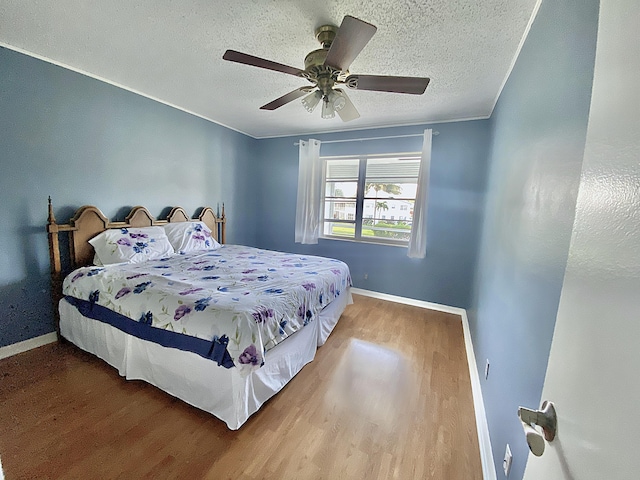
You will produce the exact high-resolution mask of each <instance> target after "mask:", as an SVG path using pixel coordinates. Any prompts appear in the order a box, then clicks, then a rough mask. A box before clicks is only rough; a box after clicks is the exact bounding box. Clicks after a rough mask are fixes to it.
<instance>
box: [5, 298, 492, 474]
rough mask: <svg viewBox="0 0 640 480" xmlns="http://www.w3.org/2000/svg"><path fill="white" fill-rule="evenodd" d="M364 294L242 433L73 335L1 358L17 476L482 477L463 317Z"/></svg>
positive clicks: (12, 470) (10, 469)
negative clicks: (83, 346)
mask: <svg viewBox="0 0 640 480" xmlns="http://www.w3.org/2000/svg"><path fill="white" fill-rule="evenodd" d="M354 300H355V304H354V305H351V306H349V307H348V308H347V310H346V311H345V313H344V314H343V316H342V318H341V320H340V322H339V323H338V325H337V327H336V329H335V330H334V332H333V334H332V335H331V337H329V340H328V341H327V343H326V344H325V345H324V346H323V347H321V348H320V349H319V350H318V354H317V356H316V359H315V360H314V361H313V362H312V363H311V364H309V365H307V366H306V367H304V369H303V370H302V371H301V372H300V373H299V374H298V375H297V376H296V377H295V378H294V379H293V380H292V381H291V382H290V383H289V384H288V385H287V386H286V387H285V388H284V389H283V390H282V391H281V392H280V393H279V394H278V395H276V396H275V397H274V398H272V399H271V400H270V401H269V402H267V403H266V404H265V405H264V406H263V407H262V409H261V410H260V411H258V412H257V413H256V414H254V415H253V416H252V417H251V418H250V419H249V421H248V422H247V423H246V424H245V425H244V426H243V427H242V428H241V429H240V430H238V431H235V432H234V431H230V430H228V429H227V428H226V426H225V425H224V424H223V423H222V422H221V421H219V420H218V419H216V418H215V417H213V416H211V415H209V414H207V413H204V412H202V411H200V410H197V409H196V408H194V407H191V406H189V405H187V404H185V403H183V402H181V401H179V400H176V399H174V398H173V397H171V396H169V395H167V394H165V393H163V392H161V391H160V390H158V389H156V388H155V387H152V386H150V385H147V384H145V383H143V382H139V381H126V380H124V379H122V378H121V377H119V376H118V373H117V371H116V370H115V369H113V368H111V367H109V366H108V365H107V364H105V363H104V362H102V361H100V360H98V359H97V358H95V357H93V356H92V355H90V354H87V353H84V352H82V351H80V350H79V349H78V348H76V347H74V346H72V345H68V344H65V345H60V344H51V345H47V346H44V347H40V348H38V349H35V350H31V351H29V352H26V353H23V354H20V355H16V356H14V357H10V358H7V359H4V360H0V378H1V383H0V458H1V459H2V466H3V467H4V472H5V476H6V478H7V480H12V479H23V478H78V479H94V478H96V479H97V478H105V479H107V478H108V479H115V478H123V479H124V478H126V479H137V478H153V479H160V478H172V479H173V478H188V479H200V478H207V479H209V478H210V479H237V480H253V479H278V480H281V479H341V478H343V479H367V480H370V479H390V478H397V479H401V480H407V479H429V478H432V479H438V480H455V479H461V480H470V479H480V478H482V474H481V466H480V455H479V450H478V440H477V434H476V425H475V419H474V413H473V402H472V397H471V384H470V380H469V371H468V366H467V363H466V353H465V348H464V340H463V333H462V326H461V322H460V318H459V317H457V316H455V315H451V314H446V313H439V312H434V311H431V310H424V309H420V308H417V307H410V306H406V305H401V304H396V303H390V302H385V301H381V300H376V299H372V298H368V297H363V296H355V295H354Z"/></svg>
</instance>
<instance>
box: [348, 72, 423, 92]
mask: <svg viewBox="0 0 640 480" xmlns="http://www.w3.org/2000/svg"><path fill="white" fill-rule="evenodd" d="M344 83H345V84H346V85H347V87H349V88H353V89H355V90H372V91H374V92H393V93H410V94H413V95H422V94H423V93H424V91H425V90H426V89H427V85H429V79H428V78H424V77H392V76H384V75H349V76H348V77H347V79H346V80H345V82H344Z"/></svg>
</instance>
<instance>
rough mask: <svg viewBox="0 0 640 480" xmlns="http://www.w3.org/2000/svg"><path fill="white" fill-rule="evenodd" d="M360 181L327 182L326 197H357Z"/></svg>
mask: <svg viewBox="0 0 640 480" xmlns="http://www.w3.org/2000/svg"><path fill="white" fill-rule="evenodd" d="M357 190H358V182H329V181H328V182H326V184H325V190H324V195H325V197H348V198H353V199H355V198H356V192H357Z"/></svg>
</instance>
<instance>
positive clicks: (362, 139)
mask: <svg viewBox="0 0 640 480" xmlns="http://www.w3.org/2000/svg"><path fill="white" fill-rule="evenodd" d="M433 135H440V132H437V131H434V132H433ZM422 136H424V133H411V134H407V135H388V136H386V137H363V138H345V139H341V140H326V141H322V140H320V142H321V143H345V142H363V141H365V140H386V139H389V138H408V137H422ZM294 145H295V146H298V145H300V142H294Z"/></svg>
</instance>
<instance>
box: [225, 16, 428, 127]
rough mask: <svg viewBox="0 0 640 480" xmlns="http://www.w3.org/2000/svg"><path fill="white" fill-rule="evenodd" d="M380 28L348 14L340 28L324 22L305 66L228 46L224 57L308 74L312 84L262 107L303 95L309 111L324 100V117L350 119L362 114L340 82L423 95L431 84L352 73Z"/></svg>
mask: <svg viewBox="0 0 640 480" xmlns="http://www.w3.org/2000/svg"><path fill="white" fill-rule="evenodd" d="M376 30H377V28H376V27H375V26H374V25H371V24H370V23H367V22H364V21H362V20H359V19H357V18H355V17H352V16H350V15H347V16H345V17H344V19H343V20H342V24H341V25H340V28H338V27H335V26H334V25H323V26H321V27H319V28H318V29H316V32H315V33H316V39H317V40H318V41H319V42H320V44H321V45H322V48H319V49H318V50H314V51H313V52H311V53H309V54H308V55H307V56H306V57H305V59H304V70H300V69H299V68H295V67H290V66H288V65H283V64H281V63H276V62H272V61H271V60H266V59H264V58H260V57H254V56H253V55H248V54H246V53H241V52H237V51H235V50H227V51H226V52H225V53H224V55H223V56H222V58H223V59H225V60H229V61H231V62H236V63H243V64H245V65H252V66H254V67H259V68H265V69H267V70H274V71H276V72H282V73H287V74H289V75H295V76H296V77H302V78H306V79H307V80H308V81H309V82H311V83H312V85H311V86H305V87H300V88H298V89H297V90H294V91H293V92H289V93H287V94H286V95H283V96H282V97H280V98H277V99H275V100H274V101H272V102H269V103H267V104H266V105H263V106H262V107H260V109H261V110H275V109H276V108H280V107H282V106H283V105H286V104H287V103H289V102H292V101H294V100H296V99H298V98H300V97H303V96H304V97H305V98H303V99H302V104H303V105H304V107H305V108H306V109H307V111H309V112H312V111H313V110H314V109H315V108H316V106H317V105H318V104H319V103H320V101H321V100H322V118H333V117H334V116H335V114H336V112H337V113H338V115H339V116H340V118H341V119H342V121H344V122H348V121H350V120H355V119H356V118H358V117H360V114H359V113H358V110H356V107H355V106H354V105H353V103H351V100H349V97H348V96H347V94H346V92H345V91H344V90H343V89H342V88H337V85H346V86H347V87H348V88H352V89H354V90H370V91H376V92H393V93H409V94H413V95H422V94H423V93H424V91H425V90H426V88H427V85H429V79H428V78H424V77H395V76H383V75H351V74H350V73H349V66H350V65H351V63H352V62H353V60H354V59H355V58H356V57H357V56H358V54H359V53H360V52H361V51H362V49H363V48H364V47H365V45H366V44H367V43H369V40H371V37H373V35H374V33H376Z"/></svg>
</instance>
